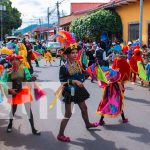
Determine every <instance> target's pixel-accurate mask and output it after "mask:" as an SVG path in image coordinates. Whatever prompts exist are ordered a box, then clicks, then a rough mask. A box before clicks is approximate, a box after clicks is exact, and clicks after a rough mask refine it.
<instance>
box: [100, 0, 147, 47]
mask: <svg viewBox="0 0 150 150" xmlns="http://www.w3.org/2000/svg"><path fill="white" fill-rule="evenodd" d="M101 8H111V9H112V8H114V9H115V10H116V12H117V13H118V14H119V15H120V17H121V20H122V24H123V40H124V41H129V40H133V41H134V40H137V39H138V38H139V20H140V0H111V1H110V2H109V3H107V4H105V5H103V6H102V7H101ZM142 33H143V34H142V36H143V37H142V41H143V43H144V44H147V45H148V46H149V47H150V0H143V28H142Z"/></svg>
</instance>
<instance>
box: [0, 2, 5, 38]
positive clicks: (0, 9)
mask: <svg viewBox="0 0 150 150" xmlns="http://www.w3.org/2000/svg"><path fill="white" fill-rule="evenodd" d="M0 11H1V41H2V40H3V11H6V6H3V5H0Z"/></svg>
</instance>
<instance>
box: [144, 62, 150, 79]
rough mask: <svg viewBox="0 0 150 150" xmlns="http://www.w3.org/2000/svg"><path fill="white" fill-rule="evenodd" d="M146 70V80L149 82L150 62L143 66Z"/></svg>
mask: <svg viewBox="0 0 150 150" xmlns="http://www.w3.org/2000/svg"><path fill="white" fill-rule="evenodd" d="M145 69H146V72H147V80H148V81H149V82H150V63H148V64H147V65H146V66H145Z"/></svg>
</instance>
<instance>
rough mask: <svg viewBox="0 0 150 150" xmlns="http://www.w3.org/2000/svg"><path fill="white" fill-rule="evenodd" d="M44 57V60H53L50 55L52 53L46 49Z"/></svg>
mask: <svg viewBox="0 0 150 150" xmlns="http://www.w3.org/2000/svg"><path fill="white" fill-rule="evenodd" d="M44 59H45V60H46V61H53V60H54V59H53V57H52V55H51V53H50V52H49V51H47V52H45V53H44Z"/></svg>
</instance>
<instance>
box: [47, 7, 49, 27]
mask: <svg viewBox="0 0 150 150" xmlns="http://www.w3.org/2000/svg"><path fill="white" fill-rule="evenodd" d="M47 19H48V28H49V7H48V8H47Z"/></svg>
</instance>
